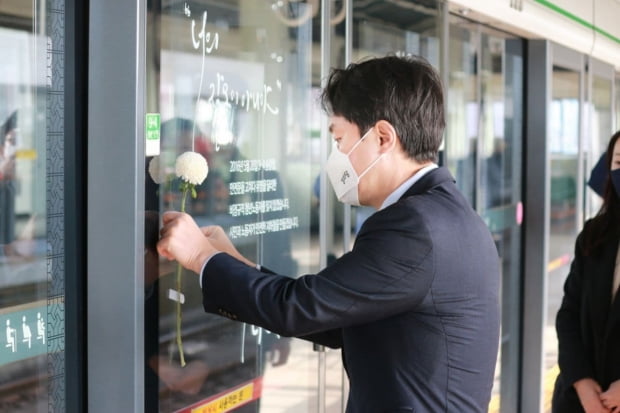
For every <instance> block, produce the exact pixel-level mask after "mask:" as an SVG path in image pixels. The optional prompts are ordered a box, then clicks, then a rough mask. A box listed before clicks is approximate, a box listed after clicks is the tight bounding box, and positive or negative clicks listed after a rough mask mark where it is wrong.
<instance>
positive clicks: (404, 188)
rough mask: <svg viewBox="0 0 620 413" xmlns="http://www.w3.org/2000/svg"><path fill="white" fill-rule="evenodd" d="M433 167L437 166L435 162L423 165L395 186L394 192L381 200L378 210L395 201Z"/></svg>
mask: <svg viewBox="0 0 620 413" xmlns="http://www.w3.org/2000/svg"><path fill="white" fill-rule="evenodd" d="M435 168H437V164H435V163H431V164H430V165H428V166H425V167H424V168H422V169H420V170H419V171H418V172H416V173H415V174H414V175H413V176H412V177H411V178H409V179H407V180H406V181H405V182H403V183H402V184H401V185H400V186H399V187H398V188H396V190H395V191H394V192H392V193H391V194H390V195H388V197H387V198H385V201H383V204H382V205H381V208H379V210H382V209H384V208H387V207H389V206H390V205H392V204H394V203H396V201H398V200H399V199H400V197H401V196H403V194H404V193H405V192H407V190H408V189H409V188H411V187H412V186H413V184H415V183H416V182H418V180H420V178H422V177H423V176H424V175H426V174H427V173H428V172H430V171H432V170H433V169H435Z"/></svg>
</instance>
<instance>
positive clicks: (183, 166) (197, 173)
mask: <svg viewBox="0 0 620 413" xmlns="http://www.w3.org/2000/svg"><path fill="white" fill-rule="evenodd" d="M175 173H176V175H177V176H178V177H179V178H181V179H183V180H184V181H186V182H189V183H190V184H194V185H200V184H201V183H202V182H203V181H204V180H205V178H206V177H207V174H208V173H209V165H207V160H206V159H205V158H204V156H202V155H201V154H199V153H197V152H191V151H190V152H185V153H182V154H181V155H179V156H178V158H177V161H176V164H175Z"/></svg>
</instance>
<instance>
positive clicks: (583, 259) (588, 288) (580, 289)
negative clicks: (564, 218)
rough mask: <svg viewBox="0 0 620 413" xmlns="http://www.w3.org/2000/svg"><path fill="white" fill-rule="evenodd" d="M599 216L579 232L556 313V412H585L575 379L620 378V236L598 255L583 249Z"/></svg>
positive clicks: (605, 383) (607, 381) (605, 380)
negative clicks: (618, 274)
mask: <svg viewBox="0 0 620 413" xmlns="http://www.w3.org/2000/svg"><path fill="white" fill-rule="evenodd" d="M597 219H600V218H598V217H597V218H594V219H593V220H591V221H588V222H586V225H585V226H584V229H583V231H582V232H581V234H579V236H578V237H577V241H576V243H575V258H574V260H573V262H572V264H571V268H570V273H569V274H568V277H567V279H566V282H565V284H564V298H563V300H562V305H561V307H560V310H559V311H558V314H557V318H556V330H557V333H558V343H559V353H558V364H559V366H560V375H559V376H558V379H557V381H556V384H555V390H554V394H553V412H554V413H572V412H583V408H582V407H581V404H580V402H579V398H578V397H577V393H576V391H575V389H574V387H573V383H575V382H576V381H578V380H580V379H583V378H586V377H589V378H592V379H594V380H595V381H597V382H598V383H599V385H600V386H601V387H602V389H603V391H605V390H606V389H607V388H608V387H609V385H610V384H611V383H612V382H614V381H616V380H619V379H620V346H619V345H618V343H620V299H619V297H618V295H616V297H615V299H614V301H613V303H612V301H611V297H612V296H611V292H612V286H613V276H614V266H615V260H616V254H617V252H618V240H615V241H614V242H612V243H610V244H607V245H605V246H604V247H603V248H602V249H601V250H600V251H598V252H597V253H595V254H590V255H587V256H586V255H585V254H584V239H585V238H586V237H587V236H588V234H589V232H590V231H592V227H593V225H594V223H595V221H596V220H597Z"/></svg>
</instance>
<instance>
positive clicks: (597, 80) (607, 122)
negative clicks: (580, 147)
mask: <svg viewBox="0 0 620 413" xmlns="http://www.w3.org/2000/svg"><path fill="white" fill-rule="evenodd" d="M612 84H613V81H612V80H611V79H605V78H602V77H600V76H596V75H593V76H592V102H590V103H589V104H588V107H589V109H590V116H589V120H590V136H591V137H592V139H590V140H589V142H588V145H584V151H585V154H584V155H585V164H586V174H585V176H586V179H587V178H589V176H590V171H591V169H592V168H593V167H594V165H596V162H597V161H598V160H599V158H600V156H601V155H602V154H603V152H605V151H606V150H607V144H608V143H609V138H610V137H611V135H612V120H613V119H612V115H613V114H612V112H611V102H612V95H611V93H612ZM585 194H586V197H585V204H586V211H585V213H586V217H585V218H591V217H593V216H594V215H596V213H597V212H598V210H599V209H600V208H601V205H602V198H601V197H600V196H599V195H598V194H596V192H594V191H592V190H586V192H585Z"/></svg>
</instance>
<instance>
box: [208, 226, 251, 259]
mask: <svg viewBox="0 0 620 413" xmlns="http://www.w3.org/2000/svg"><path fill="white" fill-rule="evenodd" d="M200 230H201V231H202V233H203V234H204V235H205V237H207V239H208V240H209V242H210V243H211V245H213V247H215V248H216V249H217V250H219V251H222V252H225V253H226V254H228V255H230V256H232V257H234V258H236V259H238V260H239V261H241V262H244V263H246V264H247V265H249V266H250V267H256V264H255V263H253V262H252V261H250V260H248V259H247V258H245V257H244V256H243V255H241V253H240V252H239V251H238V250H237V248H235V246H234V245H233V243H232V242H230V239H229V238H228V236H227V235H226V232H225V231H224V229H223V228H222V227H220V226H218V225H210V226H207V227H201V228H200Z"/></svg>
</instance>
